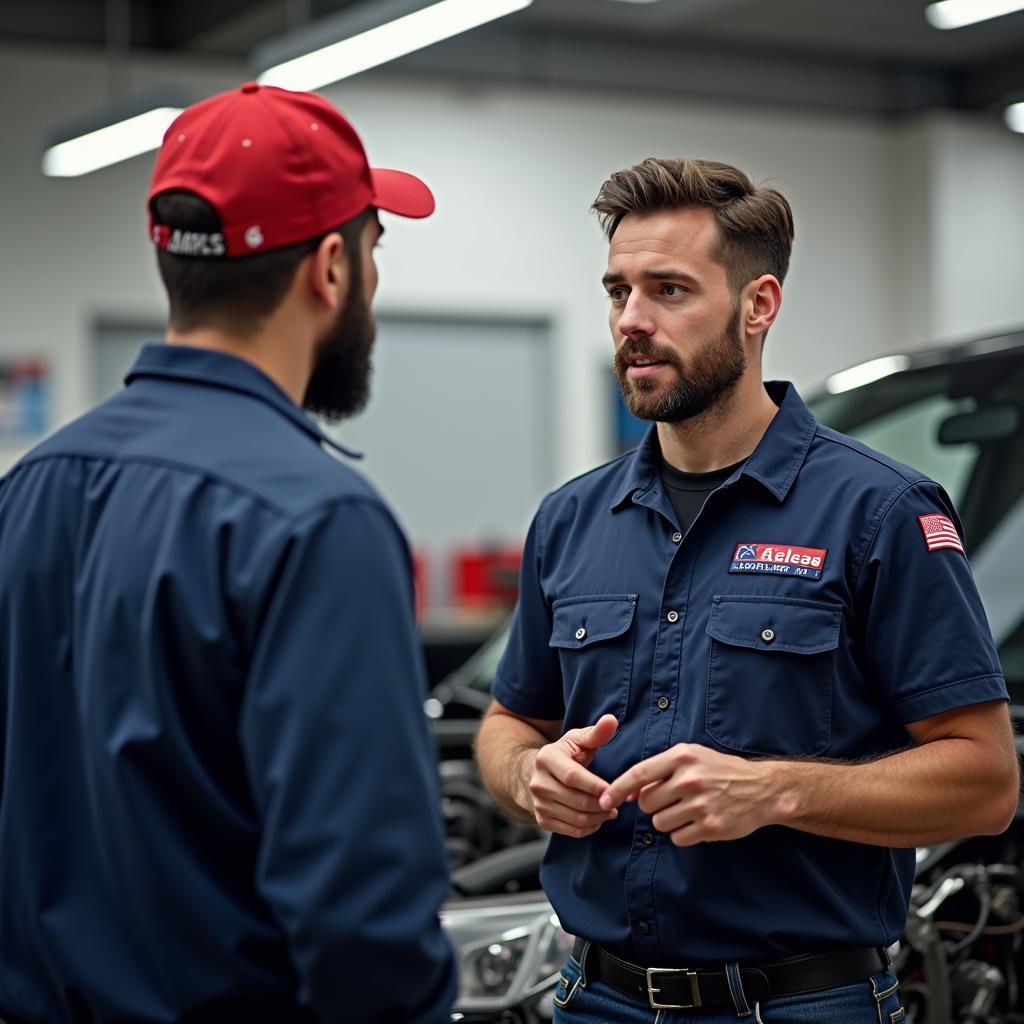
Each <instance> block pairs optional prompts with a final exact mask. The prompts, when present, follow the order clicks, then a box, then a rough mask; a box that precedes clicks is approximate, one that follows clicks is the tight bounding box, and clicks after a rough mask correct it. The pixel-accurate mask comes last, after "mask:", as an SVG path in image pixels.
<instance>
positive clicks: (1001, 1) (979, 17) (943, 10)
mask: <svg viewBox="0 0 1024 1024" xmlns="http://www.w3.org/2000/svg"><path fill="white" fill-rule="evenodd" d="M1015 11H1024V0H941V2H940V3H937V4H929V5H928V6H927V7H926V8H925V10H924V16H925V17H926V18H927V19H928V23H929V24H930V25H933V26H934V27H935V28H963V27H964V25H973V24H974V23H975V22H977V21H988V20H989V19H990V18H1001V17H1003V16H1004V15H1006V14H1013V13H1014V12H1015Z"/></svg>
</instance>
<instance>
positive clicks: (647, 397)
mask: <svg viewBox="0 0 1024 1024" xmlns="http://www.w3.org/2000/svg"><path fill="white" fill-rule="evenodd" d="M739 329H740V310H739V306H735V307H734V308H733V311H732V316H731V317H730V318H729V323H728V324H726V327H725V330H724V331H722V333H721V334H719V335H718V336H717V337H715V338H712V339H711V340H710V341H709V342H707V343H705V344H704V345H702V346H701V347H700V348H699V349H697V351H695V352H694V353H693V354H692V355H691V356H690V357H689V358H688V359H686V360H685V361H684V360H683V359H681V358H680V357H679V355H678V354H677V353H676V352H674V351H673V350H672V349H663V348H659V347H657V346H656V345H655V344H654V342H652V341H651V339H650V338H647V337H643V338H637V339H632V340H629V341H625V342H623V344H622V345H621V346H620V347H619V349H618V351H617V352H616V353H615V375H616V376H617V377H618V378H619V387H620V388H621V389H622V398H623V400H624V401H625V403H626V406H627V408H628V409H629V411H630V412H631V413H632V414H633V415H634V416H636V417H637V418H638V419H641V420H657V421H658V422H660V423H682V422H683V421H684V420H689V419H692V418H693V417H694V416H699V415H700V414H701V413H702V412H705V411H706V410H708V409H710V408H711V407H712V406H714V405H715V404H717V403H718V402H719V401H721V399H722V398H723V396H725V395H727V394H728V393H729V392H731V391H732V389H733V388H734V387H735V386H736V384H737V382H738V381H739V380H740V378H741V377H742V376H743V374H744V372H745V370H746V368H747V356H746V353H745V352H744V351H743V343H742V342H741V341H740V338H739ZM636 356H640V357H642V358H645V359H657V360H659V361H660V362H664V363H668V364H669V365H670V366H671V367H673V368H674V369H675V371H676V379H675V381H674V382H673V383H671V384H669V385H668V386H667V387H665V388H664V389H662V390H658V389H657V385H655V384H654V383H652V382H651V381H649V380H647V379H644V378H641V379H640V380H630V379H629V377H628V376H627V374H626V371H627V369H628V368H629V367H628V364H627V362H626V360H627V359H629V358H634V357H636Z"/></svg>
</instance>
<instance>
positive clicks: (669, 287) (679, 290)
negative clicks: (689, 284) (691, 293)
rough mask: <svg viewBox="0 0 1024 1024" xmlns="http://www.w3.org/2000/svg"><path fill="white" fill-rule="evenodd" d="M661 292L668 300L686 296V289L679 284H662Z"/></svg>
mask: <svg viewBox="0 0 1024 1024" xmlns="http://www.w3.org/2000/svg"><path fill="white" fill-rule="evenodd" d="M661 290H662V291H663V292H664V293H665V294H666V295H667V296H668V297H669V298H670V299H674V298H677V297H678V296H680V295H685V294H686V289H685V288H684V287H683V286H682V285H680V284H664V285H662V286H661Z"/></svg>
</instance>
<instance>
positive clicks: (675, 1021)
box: [555, 957, 904, 1024]
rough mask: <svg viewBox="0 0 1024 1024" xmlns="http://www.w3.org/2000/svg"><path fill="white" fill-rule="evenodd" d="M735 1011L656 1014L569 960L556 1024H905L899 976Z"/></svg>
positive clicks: (881, 976)
mask: <svg viewBox="0 0 1024 1024" xmlns="http://www.w3.org/2000/svg"><path fill="white" fill-rule="evenodd" d="M750 1011H751V1012H750V1013H749V1014H747V1015H741V1014H739V1013H737V1012H736V1011H735V1010H721V1009H716V1010H652V1009H651V1008H650V1007H649V1006H647V1005H646V1004H644V1003H642V1002H641V1001H640V1000H639V999H634V998H632V997H630V996H627V995H626V994H625V993H623V992H620V991H619V990H618V989H615V988H612V987H611V986H610V985H606V984H604V983H603V982H593V983H591V984H587V981H586V979H585V978H584V977H583V974H582V971H581V969H580V965H579V964H578V963H577V962H576V960H574V959H572V958H571V957H570V959H569V961H568V963H566V965H565V967H564V968H563V969H562V977H561V980H560V981H559V983H558V988H557V990H556V991H555V1024H737V1022H742V1024H902V1021H903V1019H904V1011H903V1005H902V1003H901V1002H900V995H899V990H898V988H897V982H896V976H895V975H894V974H892V973H891V972H889V971H883V972H881V973H879V974H875V975H873V976H872V977H870V978H866V979H865V980H864V981H859V982H857V983H856V984H853V985H842V986H841V987H839V988H830V989H826V990H825V991H823V992H810V993H807V994H806V995H800V996H780V997H778V998H775V999H768V1000H766V1001H765V1002H764V1003H760V1004H756V1003H754V1004H751V1005H750Z"/></svg>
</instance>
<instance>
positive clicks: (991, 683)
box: [896, 673, 1010, 725]
mask: <svg viewBox="0 0 1024 1024" xmlns="http://www.w3.org/2000/svg"><path fill="white" fill-rule="evenodd" d="M1009 699H1010V696H1009V694H1008V693H1007V690H1006V683H1005V681H1004V680H1003V677H1002V676H1001V675H999V674H998V673H993V674H992V675H986V676H974V677H972V678H970V679H959V680H955V681H954V682H951V683H943V684H941V685H940V686H935V687H932V689H930V690H925V691H923V692H921V693H912V694H910V695H908V696H906V697H903V698H902V699H901V700H899V701H897V703H896V709H897V715H898V716H899V720H900V721H901V722H902V723H903V724H904V725H906V724H907V723H909V722H919V721H921V720H922V719H924V718H930V717H931V716H932V715H939V714H942V712H943V711H952V710H953V709H954V708H963V707H968V706H969V705H971V704H983V703H984V702H985V701H990V700H1009Z"/></svg>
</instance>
